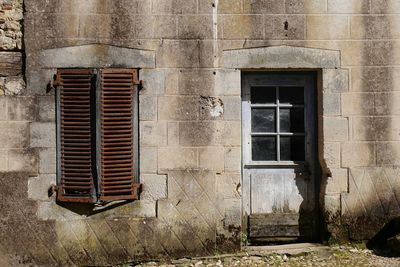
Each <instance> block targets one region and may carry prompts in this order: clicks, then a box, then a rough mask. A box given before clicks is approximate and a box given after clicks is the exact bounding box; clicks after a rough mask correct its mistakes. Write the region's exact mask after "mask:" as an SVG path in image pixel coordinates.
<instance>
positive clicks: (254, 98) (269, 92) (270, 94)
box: [251, 87, 276, 104]
mask: <svg viewBox="0 0 400 267" xmlns="http://www.w3.org/2000/svg"><path fill="white" fill-rule="evenodd" d="M251 103H252V104H275V103H276V89H275V87H252V88H251Z"/></svg>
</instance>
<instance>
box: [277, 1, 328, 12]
mask: <svg viewBox="0 0 400 267" xmlns="http://www.w3.org/2000/svg"><path fill="white" fill-rule="evenodd" d="M285 9H286V13H289V14H313V13H326V12H327V1H326V0H287V1H285Z"/></svg>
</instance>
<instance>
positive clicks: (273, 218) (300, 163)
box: [242, 72, 318, 243]
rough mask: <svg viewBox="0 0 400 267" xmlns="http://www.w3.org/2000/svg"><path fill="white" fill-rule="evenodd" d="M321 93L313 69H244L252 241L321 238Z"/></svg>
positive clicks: (246, 186)
mask: <svg viewBox="0 0 400 267" xmlns="http://www.w3.org/2000/svg"><path fill="white" fill-rule="evenodd" d="M315 95H316V78H315V75H314V74H313V73H305V72H292V73H287V72H282V73H277V72H252V73H246V72H244V73H243V74H242V112H243V114H242V115H243V116H242V121H243V204H244V209H243V210H244V212H245V216H247V217H246V218H247V219H248V220H247V229H248V237H249V240H250V242H252V243H257V242H264V241H272V242H276V241H283V242H285V241H311V240H313V239H315V235H316V232H317V231H316V230H317V227H316V226H317V221H318V220H317V218H318V216H317V215H318V213H317V209H318V206H317V203H316V200H317V196H316V192H317V190H316V189H317V181H316V177H318V175H317V173H316V171H317V169H316V154H317V153H316V149H317V147H316V140H317V133H316V98H315Z"/></svg>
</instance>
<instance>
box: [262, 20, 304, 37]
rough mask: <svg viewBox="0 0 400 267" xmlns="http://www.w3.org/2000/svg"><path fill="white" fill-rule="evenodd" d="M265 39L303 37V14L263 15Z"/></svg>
mask: <svg viewBox="0 0 400 267" xmlns="http://www.w3.org/2000/svg"><path fill="white" fill-rule="evenodd" d="M264 25H265V39H267V40H303V39H304V38H305V34H306V31H305V27H306V26H305V16H303V15H284V16H282V15H279V16H278V15H267V16H265V24H264Z"/></svg>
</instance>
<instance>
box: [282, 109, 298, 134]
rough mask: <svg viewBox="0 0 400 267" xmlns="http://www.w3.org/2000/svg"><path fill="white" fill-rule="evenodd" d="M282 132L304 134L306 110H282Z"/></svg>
mask: <svg viewBox="0 0 400 267" xmlns="http://www.w3.org/2000/svg"><path fill="white" fill-rule="evenodd" d="M279 119H280V121H279V123H280V131H281V132H282V133H303V132H304V109H303V108H281V109H280V110H279Z"/></svg>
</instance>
